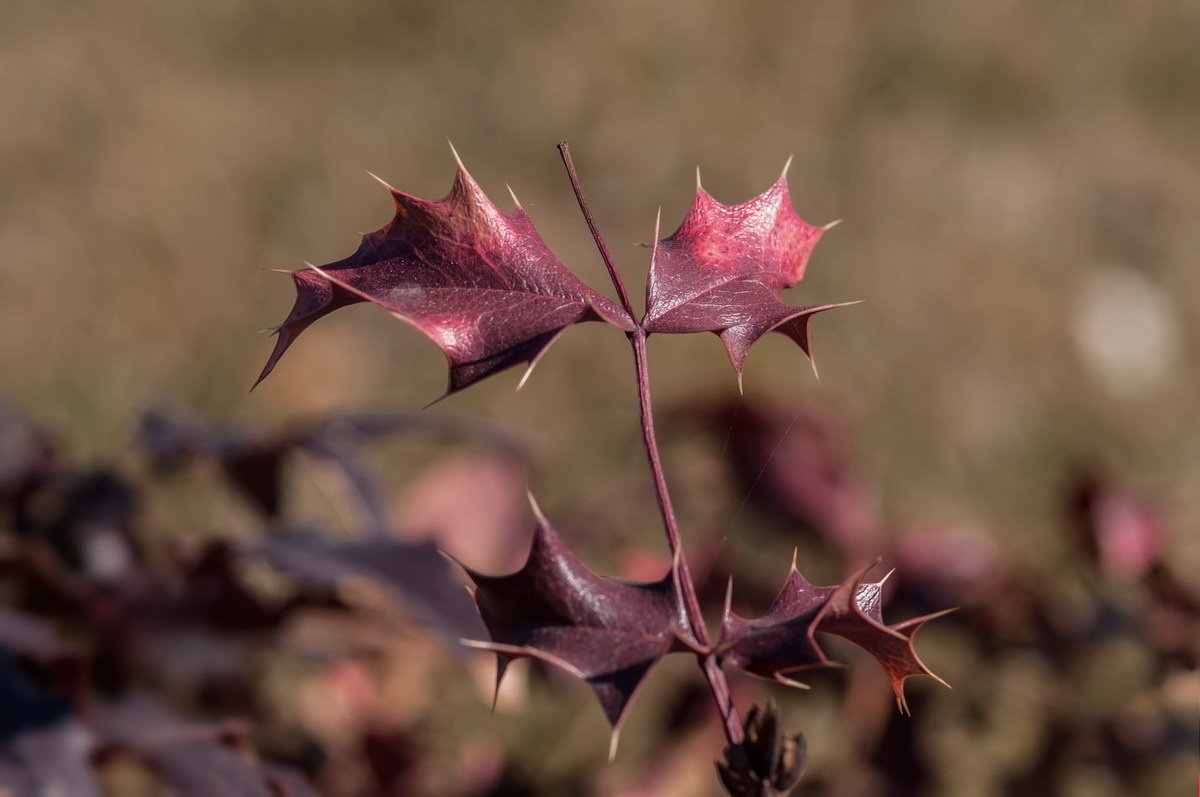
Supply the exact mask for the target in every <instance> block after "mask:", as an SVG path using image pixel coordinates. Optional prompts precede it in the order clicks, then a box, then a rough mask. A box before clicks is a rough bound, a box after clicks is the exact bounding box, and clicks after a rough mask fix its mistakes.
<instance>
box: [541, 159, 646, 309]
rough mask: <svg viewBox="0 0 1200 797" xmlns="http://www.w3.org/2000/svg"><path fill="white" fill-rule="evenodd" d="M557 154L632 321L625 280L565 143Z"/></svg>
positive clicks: (610, 276)
mask: <svg viewBox="0 0 1200 797" xmlns="http://www.w3.org/2000/svg"><path fill="white" fill-rule="evenodd" d="M558 154H559V155H562V159H563V165H564V166H566V167H567V176H568V177H570V178H571V188H572V189H573V190H574V191H575V199H576V201H578V202H579V209H580V210H581V211H583V218H584V221H586V222H587V226H588V229H589V230H591V231H592V239H593V240H595V242H596V248H597V249H599V250H600V257H601V258H603V260H604V266H605V268H607V269H608V277H609V279H611V280H612V284H613V287H614V288H616V289H617V297H618V298H619V299H620V300H621V306H622V307H624V308H625V312H627V313H629V318H630V320H633V319H635V318H636V316H635V315H634V312H633V303H632V302H630V301H629V291H627V290H625V280H624V279H622V278H621V272H620V271H617V267H616V265H614V264H613V259H612V255H610V254H609V253H608V245H607V244H605V243H604V238H603V237H601V235H600V229H599V228H598V227H597V226H596V220H595V219H594V218H592V211H591V210H590V209H589V208H588V204H587V200H586V199H584V198H583V188H582V187H581V186H580V185H579V175H578V174H576V173H575V161H573V160H571V148H570V147H569V146H567V142H565V141H560V142H558Z"/></svg>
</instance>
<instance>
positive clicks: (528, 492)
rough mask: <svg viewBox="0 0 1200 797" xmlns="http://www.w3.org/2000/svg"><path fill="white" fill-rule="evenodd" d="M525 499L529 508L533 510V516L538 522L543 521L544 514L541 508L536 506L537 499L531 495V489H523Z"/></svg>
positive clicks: (544, 518)
mask: <svg viewBox="0 0 1200 797" xmlns="http://www.w3.org/2000/svg"><path fill="white" fill-rule="evenodd" d="M525 500H527V501H528V502H529V508H530V509H532V510H533V516H534V518H535V519H536V520H537V522H538V523H545V522H546V516H545V515H544V514H542V508H541V507H540V506H538V502H537V499H536V498H534V497H533V491H532V490H526V491H525Z"/></svg>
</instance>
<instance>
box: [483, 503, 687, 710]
mask: <svg viewBox="0 0 1200 797" xmlns="http://www.w3.org/2000/svg"><path fill="white" fill-rule="evenodd" d="M467 573H468V574H469V575H470V576H471V579H472V580H473V581H474V582H475V587H476V589H475V603H476V605H477V606H478V607H479V612H480V614H481V615H482V616H483V621H484V623H485V624H486V625H487V627H488V631H489V633H490V634H491V637H492V642H480V643H472V644H474V645H475V646H476V647H481V648H484V649H487V650H493V651H495V652H496V653H497V655H498V657H499V671H498V673H497V685H498V684H499V680H500V678H502V677H503V675H504V669H505V667H507V665H508V663H509V662H510V661H512V660H513V659H516V658H520V657H522V656H534V657H537V658H540V659H542V660H544V661H547V662H549V663H551V664H555V665H557V666H559V667H562V668H563V669H565V670H567V671H568V672H570V673H572V674H573V675H575V676H577V677H579V678H583V679H585V680H586V681H587V682H588V684H589V685H590V686H591V687H592V689H593V691H595V693H596V697H598V698H599V699H600V705H601V707H602V708H603V709H604V714H605V716H606V717H608V721H609V722H610V723H611V724H612V725H613V727H614V729H615V728H617V727H619V725H620V723H621V719H622V717H623V715H624V713H625V709H626V707H627V706H628V704H629V701H630V699H631V698H632V697H633V694H634V692H635V691H636V690H637V688H638V686H639V685H640V684H641V682H642V679H643V678H644V677H645V676H646V673H647V672H649V670H650V668H651V667H653V666H654V664H655V663H656V662H657V661H658V660H659V659H660V658H662V657H663V656H664V655H666V654H667V653H669V652H670V651H671V649H672V648H673V646H674V644H675V640H676V634H675V629H676V628H680V627H683V626H684V624H685V623H686V618H685V616H684V614H683V610H682V607H681V606H680V604H679V601H678V599H677V597H676V591H675V587H674V576H673V574H670V573H669V574H668V575H667V576H666V577H664V578H663V579H662V580H660V581H655V582H641V581H627V580H625V579H618V578H606V577H603V576H598V575H596V574H595V573H593V572H592V571H591V570H589V569H588V568H587V567H586V566H585V565H584V564H583V563H582V562H581V561H579V559H578V558H576V557H575V555H574V554H572V553H571V552H570V551H569V550H568V549H567V547H566V545H565V544H563V542H562V540H561V539H559V537H558V535H557V534H556V533H555V531H554V529H552V528H551V527H550V524H549V523H547V522H546V520H545V518H540V517H539V519H538V525H537V529H536V531H535V532H534V537H533V545H532V547H531V548H530V551H529V558H528V559H527V560H526V562H525V564H524V566H522V567H521V569H520V570H518V571H517V572H515V573H512V574H510V575H506V576H486V575H483V574H481V573H476V572H474V571H472V570H470V569H467Z"/></svg>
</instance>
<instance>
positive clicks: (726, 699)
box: [558, 141, 743, 745]
mask: <svg viewBox="0 0 1200 797" xmlns="http://www.w3.org/2000/svg"><path fill="white" fill-rule="evenodd" d="M558 151H559V153H560V154H561V155H562V159H563V164H564V165H565V166H566V167H567V175H568V176H569V177H570V178H571V188H572V189H573V190H574V191H575V199H576V200H577V201H578V202H579V209H580V210H581V211H582V212H583V217H584V219H585V220H586V221H587V225H588V229H589V230H591V232H592V238H593V239H594V240H595V241H596V248H597V249H599V250H600V257H601V258H603V260H604V265H605V267H606V268H607V269H608V275H609V278H610V279H611V280H612V283H613V287H614V288H616V290H617V295H618V296H619V297H620V299H621V304H622V305H623V306H624V308H625V312H627V313H629V317H630V318H631V319H632V318H635V316H634V311H633V304H632V303H631V302H630V300H629V292H628V291H627V290H626V288H625V281H624V280H623V279H622V278H621V272H620V271H618V270H617V267H616V265H615V264H614V263H613V260H612V256H611V255H610V254H609V251H608V246H607V245H606V244H605V243H604V238H603V237H602V236H601V235H600V230H599V228H598V227H597V226H596V221H595V219H594V218H593V217H592V212H591V210H590V209H589V208H588V204H587V200H586V199H584V196H583V188H582V187H581V186H580V184H579V175H578V174H577V173H576V171H575V163H574V162H573V161H572V160H571V150H570V148H569V147H568V146H567V142H566V141H560V142H558ZM627 334H628V336H629V340H630V343H631V344H632V346H633V361H634V366H635V368H636V370H637V391H638V409H639V411H640V416H641V427H642V442H643V444H644V445H645V448H646V457H647V459H648V460H649V462H650V472H651V474H652V476H653V479H654V493H655V496H656V497H657V499H658V509H659V513H660V514H661V515H662V522H663V528H664V529H665V530H666V534H667V547H668V548H669V549H670V551H671V556H672V560H673V561H674V563H675V565H674V570H675V573H676V581H677V582H678V583H677V585H676V588H677V589H678V590H679V595H680V598H681V600H682V603H683V610H684V615H685V619H686V621H687V624H688V626H689V627H688V628H686V629H682V630H684V631H686V632H687V634H688V635H689V636H690V637H691V638H692V639H693V640H694V641H695V643H696V645H697V647H699V648H701V649H708V648H710V646H711V642H710V641H709V636H708V627H707V626H706V625H705V623H704V614H703V613H702V612H701V611H700V601H699V600H698V599H697V597H696V584H695V582H694V581H693V580H692V574H691V571H690V570H689V568H688V563H687V555H686V554H685V552H684V550H683V543H682V540H681V537H680V535H679V524H678V522H677V521H676V519H675V508H674V506H673V505H672V504H671V494H670V492H669V491H668V490H667V479H666V475H665V474H664V473H663V467H662V458H661V457H660V456H659V453H658V437H657V436H656V435H655V433H654V413H653V409H652V406H651V401H650V369H649V367H648V365H647V362H646V337H647V335H648V333H647V332H646V330H645V329H644V328H643V327H642V325H641V324H640V323H638V324H637V326H636V328H635V329H634V330H633V331H632V332H629V333H627ZM697 655H698V657H699V658H700V660H701V665H700V669H701V670H702V671H703V672H704V677H705V678H706V679H707V681H708V686H709V689H710V690H711V691H712V695H713V699H714V700H715V701H716V704H717V711H718V712H719V713H720V715H721V720H722V722H723V724H724V727H725V737H726V739H728V740H729V743H730V744H731V745H732V744H740V743H741V742H742V739H743V733H742V724H741V720H739V719H738V714H737V708H736V707H734V705H733V698H732V696H731V695H730V692H729V682H728V681H727V680H726V678H725V672H724V671H723V670H722V669H721V667H720V665H719V663H718V662H717V660H716V657H715V656H713V655H712V654H711V653H698V654H697Z"/></svg>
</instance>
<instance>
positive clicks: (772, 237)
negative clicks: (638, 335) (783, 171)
mask: <svg viewBox="0 0 1200 797" xmlns="http://www.w3.org/2000/svg"><path fill="white" fill-rule="evenodd" d="M826 229H828V226H826V227H814V226H812V225H810V224H807V223H806V222H805V221H804V220H803V219H801V218H800V217H799V216H798V215H797V214H796V211H795V209H794V208H793V207H792V201H791V197H790V195H789V193H788V187H787V178H786V177H784V176H782V175H781V176H780V177H779V179H778V180H776V181H775V183H774V184H773V185H772V186H771V187H770V188H768V189H767V190H766V191H764V192H763V193H762V194H760V195H758V196H756V197H754V198H753V199H750V200H748V201H746V202H743V203H742V204H740V205H723V204H721V203H720V202H718V201H717V200H715V199H713V197H712V196H711V195H710V194H709V193H708V192H707V191H705V190H704V188H703V187H701V186H700V185H698V184H697V186H696V197H695V199H694V200H693V201H692V207H691V210H689V211H688V214H687V216H686V217H684V220H683V223H682V224H681V225H680V226H679V229H678V230H676V231H675V232H674V233H673V234H672V235H671V236H670V237H667V238H663V239H662V240H660V241H657V242H656V243H655V246H654V254H653V256H652V257H651V263H650V276H649V281H648V284H647V291H646V315H645V317H644V318H643V319H642V326H643V327H645V329H646V331H647V332H652V333H653V332H663V333H688V332H714V333H716V334H717V335H719V336H720V337H721V340H722V342H724V344H725V351H726V352H727V353H728V354H729V361H730V362H731V363H732V364H733V367H734V370H735V371H737V373H738V374H739V376H740V375H741V373H742V367H743V365H744V363H745V361H746V353H747V351H748V350H749V349H750V346H751V345H752V344H753V343H754V342H755V341H757V340H758V339H759V338H761V337H762V336H763V335H765V334H767V333H768V332H779V333H781V334H784V335H787V336H788V337H789V338H791V339H792V340H794V341H796V343H797V344H799V346H800V348H801V349H803V350H804V353H805V354H806V355H807V356H809V358H810V359H811V356H812V349H811V347H810V345H809V337H808V323H809V319H811V318H812V316H813V315H815V314H817V313H819V312H821V311H823V310H829V309H832V308H834V307H841V306H843V305H842V304H827V305H819V306H814V307H793V306H791V305H787V304H784V303H783V302H782V301H781V300H780V298H779V297H780V293H781V292H782V291H783V289H784V288H790V287H792V286H793V285H795V284H796V283H797V282H799V281H800V280H801V279H802V278H803V277H804V269H805V267H806V266H807V265H808V258H809V256H810V255H811V254H812V251H813V248H814V247H815V246H816V245H817V242H818V241H819V240H820V239H821V235H822V234H823V233H824V231H825V230H826Z"/></svg>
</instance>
